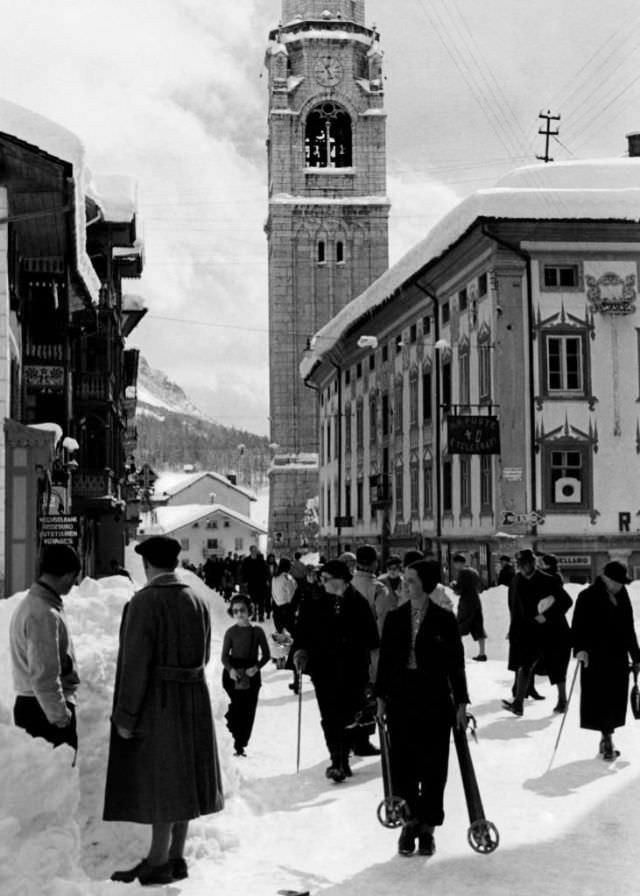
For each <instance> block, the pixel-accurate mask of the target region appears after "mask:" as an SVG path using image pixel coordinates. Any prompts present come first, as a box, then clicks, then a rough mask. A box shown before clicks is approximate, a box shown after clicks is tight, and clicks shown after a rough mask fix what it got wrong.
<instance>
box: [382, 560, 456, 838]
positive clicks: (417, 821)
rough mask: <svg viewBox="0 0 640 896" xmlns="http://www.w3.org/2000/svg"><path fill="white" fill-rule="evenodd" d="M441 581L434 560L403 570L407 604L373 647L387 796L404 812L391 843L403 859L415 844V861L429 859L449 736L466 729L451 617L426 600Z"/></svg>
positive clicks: (444, 778) (440, 813)
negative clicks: (387, 757) (387, 764)
mask: <svg viewBox="0 0 640 896" xmlns="http://www.w3.org/2000/svg"><path fill="white" fill-rule="evenodd" d="M440 578H441V569H440V564H439V563H438V561H437V560H419V561H417V562H416V563H414V564H412V565H411V566H409V567H408V569H407V570H406V571H405V585H406V587H407V589H408V592H409V600H408V601H407V602H406V603H404V604H402V605H401V606H399V607H398V608H397V609H396V610H391V612H390V613H388V614H387V618H386V620H385V624H384V629H383V631H382V639H381V643H380V656H379V660H378V674H377V678H376V685H375V690H376V695H377V697H378V712H379V714H380V716H386V718H387V723H388V727H389V737H390V742H391V777H392V782H393V793H394V795H395V796H397V797H400V798H401V799H403V800H405V802H406V803H407V805H408V808H409V818H408V819H407V820H406V822H405V824H404V825H403V827H402V832H401V834H400V838H399V840H398V852H399V853H400V855H403V856H410V855H412V854H413V853H414V852H415V848H416V839H417V840H418V851H419V853H420V855H424V856H431V855H433V853H434V852H435V841H434V837H433V832H434V828H435V827H436V826H438V825H441V824H442V822H443V821H444V807H443V800H444V790H445V784H446V781H447V773H448V767H449V741H450V738H451V728H452V725H453V724H456V725H458V726H460V727H461V728H463V729H466V725H467V714H466V708H467V705H468V703H469V695H468V691H467V681H466V677H465V671H464V649H463V647H462V639H461V638H460V634H459V632H458V626H457V623H456V619H455V616H454V615H453V613H451V612H450V611H448V610H446V609H443V608H442V607H441V606H439V605H438V604H437V603H435V602H434V601H433V600H431V599H430V595H431V594H432V593H433V592H434V591H435V589H436V588H437V587H438V584H439V582H440ZM452 695H453V703H454V704H455V713H454V708H453V705H452V702H451V698H452ZM454 716H455V718H454Z"/></svg>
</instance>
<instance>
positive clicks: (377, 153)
mask: <svg viewBox="0 0 640 896" xmlns="http://www.w3.org/2000/svg"><path fill="white" fill-rule="evenodd" d="M325 10H328V11H329V12H331V13H333V14H335V13H337V12H339V13H340V14H341V16H342V18H343V19H349V20H350V21H351V22H353V21H354V20H355V25H351V30H346V29H345V28H341V27H340V24H339V22H336V21H335V19H333V20H332V21H327V26H326V27H324V26H323V27H322V28H318V29H316V28H315V27H312V28H308V27H301V28H300V29H298V28H296V27H295V26H294V27H292V28H290V29H287V30H286V31H285V32H282V33H280V34H279V37H278V39H277V40H275V41H274V43H272V45H271V52H270V54H269V55H268V57H267V60H268V61H267V66H268V68H269V91H270V97H269V99H270V107H269V219H268V224H267V235H268V241H269V363H270V416H271V441H272V443H274V444H275V445H277V446H278V447H277V448H275V455H276V460H275V463H274V467H273V469H272V473H271V477H270V482H271V500H270V521H269V532H270V535H271V537H272V538H274V535H275V533H276V532H277V533H279V534H280V538H279V539H278V543H277V547H278V548H279V549H281V550H282V551H285V552H286V551H293V550H295V549H296V547H297V546H298V545H299V536H300V533H301V522H300V521H301V520H302V518H303V515H304V505H305V502H306V500H307V498H309V497H312V496H313V495H314V494H317V491H318V481H317V472H316V471H311V470H309V469H305V468H304V467H305V464H308V463H310V462H312V461H313V455H314V454H317V452H318V426H317V418H318V410H317V396H316V395H315V394H314V393H313V392H312V391H311V390H310V389H309V388H308V387H306V386H305V385H304V383H303V382H302V380H301V378H300V373H299V366H300V362H301V360H302V356H303V353H304V350H305V348H306V346H307V342H308V340H309V339H310V338H311V337H312V336H313V335H314V334H315V333H316V332H317V331H318V330H319V329H320V328H321V327H322V326H323V325H324V324H325V323H327V321H329V320H330V319H331V318H332V317H334V316H335V315H336V314H337V313H338V311H340V310H341V309H342V308H343V307H344V306H345V305H346V304H347V303H348V302H350V301H351V300H352V299H354V298H355V297H356V296H358V295H359V294H360V293H362V292H363V291H364V290H365V289H366V288H367V287H368V286H369V285H370V284H371V283H372V282H373V281H374V280H375V279H377V278H378V277H379V276H380V275H381V274H382V273H383V272H384V271H385V270H386V269H387V267H388V263H389V262H388V217H389V203H388V200H387V197H386V143H385V139H386V116H385V113H384V109H383V100H384V96H383V89H382V85H383V82H382V79H381V78H380V77H379V74H380V72H379V67H380V60H381V57H382V54H381V53H380V52H379V47H378V43H377V35H375V34H374V33H373V32H372V31H370V30H368V29H367V28H365V27H364V13H365V10H364V2H360V3H351V2H345V0H340V2H335V0H333V2H332V0H320V2H315V0H289V2H287V0H284V2H283V21H284V23H285V24H287V23H289V22H292V21H293V20H294V19H295V17H296V16H298V15H299V16H303V17H304V18H305V19H311V20H315V19H322V18H323V17H322V12H324V11H325ZM328 57H331V59H332V60H333V61H334V63H336V64H337V66H339V70H340V76H339V79H338V81H337V82H336V83H333V84H327V83H323V82H322V78H320V80H318V77H317V72H318V61H319V60H322V61H324V60H326V59H327V58H328ZM285 59H286V65H285V64H284V62H283V60H285ZM372 60H373V61H372ZM376 65H377V66H378V68H375V66H376ZM320 71H321V72H322V67H321V68H320ZM323 103H333V104H336V105H338V106H340V107H341V108H342V110H343V111H345V112H346V113H347V114H348V115H349V118H350V121H351V129H352V164H351V165H350V167H349V168H342V169H341V168H324V169H318V168H312V167H307V162H306V158H305V135H306V128H307V119H308V116H309V114H310V113H311V112H312V110H314V109H315V108H316V107H317V106H318V105H320V104H323ZM320 243H322V244H323V246H324V253H325V258H324V260H323V261H321V260H320V259H319V254H318V253H319V244H320ZM339 243H340V244H341V246H340V250H341V252H342V258H340V255H339V247H338V244H339ZM286 464H289V466H290V467H291V469H290V470H286V469H285V466H286ZM273 545H274V548H275V547H276V542H275V540H274V541H273Z"/></svg>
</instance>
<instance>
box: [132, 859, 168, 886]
mask: <svg viewBox="0 0 640 896" xmlns="http://www.w3.org/2000/svg"><path fill="white" fill-rule="evenodd" d="M138 880H139V881H140V885H141V886H143V887H150V886H153V885H154V884H170V883H172V881H173V872H172V863H171V862H165V864H164V865H149V864H147V863H145V867H144V868H141V869H140V871H139V872H138Z"/></svg>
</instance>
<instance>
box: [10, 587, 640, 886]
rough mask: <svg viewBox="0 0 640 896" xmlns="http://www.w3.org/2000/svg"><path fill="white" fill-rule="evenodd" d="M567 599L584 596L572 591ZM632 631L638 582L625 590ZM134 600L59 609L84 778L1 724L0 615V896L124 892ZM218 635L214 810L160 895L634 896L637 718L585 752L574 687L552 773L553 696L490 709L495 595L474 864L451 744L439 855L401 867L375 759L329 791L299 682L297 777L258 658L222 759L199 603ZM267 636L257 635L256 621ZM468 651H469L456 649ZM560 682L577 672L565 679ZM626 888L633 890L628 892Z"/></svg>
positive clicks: (274, 685)
mask: <svg viewBox="0 0 640 896" xmlns="http://www.w3.org/2000/svg"><path fill="white" fill-rule="evenodd" d="M569 590H570V591H571V593H572V595H574V596H575V595H576V594H577V593H578V591H579V588H578V587H577V586H570V588H569ZM630 591H631V593H632V596H633V600H634V607H635V612H636V619H638V618H640V585H639V584H638V583H636V584H634V585H632V586H630ZM129 593H130V586H129V584H128V583H127V582H126V580H124V579H121V580H119V581H118V580H117V579H107V580H103V581H102V582H100V583H95V582H88V581H85V582H84V583H83V584H82V585H81V586H80V588H79V589H77V590H76V591H74V594H73V595H72V596H71V597H70V598H69V600H68V608H69V610H68V615H69V621H70V625H71V628H72V631H73V632H74V636H75V640H76V648H77V653H78V660H79V663H80V669H81V673H82V675H83V681H84V686H83V688H82V690H81V692H80V714H79V718H80V738H81V753H80V761H79V771H78V770H72V769H71V768H70V760H71V753H70V752H69V751H68V750H67V748H66V747H63V748H60V749H59V750H56V751H55V752H52V751H51V750H50V749H49V748H48V746H47V745H45V744H44V743H43V742H39V741H32V740H31V739H30V738H28V737H26V736H25V735H23V734H22V732H21V731H18V730H16V729H14V728H13V727H12V726H11V725H10V724H9V712H8V707H9V705H10V701H11V695H10V693H9V689H8V687H7V684H8V682H7V678H6V672H7V671H8V667H7V656H6V627H7V619H8V616H9V614H10V610H11V607H12V605H15V601H14V600H12V601H8V602H6V603H4V604H3V605H2V606H1V607H0V638H1V639H2V640H1V648H0V672H1V673H2V685H1V687H0V706H1V712H2V715H1V723H0V738H1V742H0V743H1V751H2V756H3V776H2V781H1V782H0V832H2V836H1V837H0V893H2V894H3V896H5V894H6V896H18V894H20V896H48V894H51V896H70V894H71V896H76V894H77V896H85V894H105V893H115V892H126V891H128V892H136V891H137V888H138V885H137V884H133V885H129V886H128V887H126V886H125V885H121V884H111V883H109V882H107V879H108V876H109V874H110V873H111V871H113V870H114V869H115V868H116V867H120V868H122V867H127V865H128V864H129V863H131V864H133V863H135V862H136V861H137V860H139V859H140V858H141V857H142V855H144V852H145V849H146V846H147V836H148V830H147V829H144V828H141V827H139V826H133V825H114V824H106V823H104V822H102V821H101V819H100V813H101V805H102V788H103V786H104V763H105V758H106V741H107V719H108V714H109V704H110V699H111V687H112V684H113V663H114V659H115V650H116V641H117V637H116V636H117V625H118V621H119V616H120V610H121V607H122V604H123V603H124V601H125V600H126V598H127V596H128V594H129ZM209 599H210V601H211V605H212V608H213V617H214V624H215V631H216V640H215V658H214V659H215V661H214V662H212V664H211V667H210V680H211V688H212V694H213V698H214V709H215V716H216V724H217V733H218V739H219V746H220V752H221V759H222V764H223V769H224V772H225V790H226V792H227V806H226V808H225V810H224V811H223V812H222V813H220V814H218V815H214V816H210V817H208V818H204V819H200V820H197V821H195V822H194V823H193V824H192V826H191V836H190V839H189V842H188V853H187V858H188V861H189V867H190V877H189V878H188V879H187V880H185V881H183V882H180V883H174V884H172V885H170V886H168V887H166V888H165V890H166V892H167V893H171V894H172V896H178V894H184V896H205V894H207V896H210V894H211V893H213V892H215V893H216V896H237V894H238V893H250V894H252V896H275V894H276V893H277V891H278V890H280V889H285V890H286V889H290V890H309V891H311V893H314V894H315V893H320V892H322V893H323V894H326V896H365V894H366V896H383V894H385V896H386V894H389V893H395V892H398V893H402V896H418V894H420V896H423V894H424V892H425V888H428V891H429V892H430V893H433V894H440V893H442V894H443V896H444V894H446V896H462V894H464V896H466V894H471V893H474V894H477V893H482V894H483V896H484V894H488V896H493V894H496V896H502V894H512V893H514V892H517V893H518V894H519V896H534V894H535V896H539V894H540V893H541V892H562V893H565V894H570V896H616V894H623V893H624V894H625V896H629V894H633V893H637V892H640V886H638V885H637V884H636V878H637V873H636V868H635V859H634V851H633V844H634V843H635V842H637V838H638V837H639V836H640V819H639V818H638V813H637V811H636V806H637V803H638V801H639V800H640V749H639V748H640V724H639V723H637V722H634V721H633V720H632V719H631V718H630V716H629V717H628V720H627V726H626V728H624V729H623V730H621V731H620V732H619V733H618V734H617V736H616V744H617V746H618V748H619V749H620V750H621V751H622V755H621V757H620V758H619V759H618V760H617V761H616V762H614V763H612V764H605V763H604V762H603V761H602V760H601V759H599V758H597V756H596V752H597V740H598V738H597V734H594V733H593V732H582V731H580V729H579V728H578V723H577V711H578V698H579V685H577V686H576V691H575V692H574V697H573V701H572V705H571V708H570V711H569V717H568V719H567V723H566V725H565V730H564V733H563V736H562V740H561V742H560V746H559V750H558V754H557V757H556V759H555V762H554V765H553V768H552V769H551V771H548V765H549V759H550V757H551V753H552V751H553V744H554V741H555V738H556V735H557V732H558V728H559V725H560V719H559V717H558V716H555V715H554V714H553V712H552V709H553V706H554V704H555V693H554V691H555V689H552V688H551V687H550V686H549V685H548V684H547V683H546V680H544V679H538V689H539V690H540V691H541V692H542V693H544V694H545V695H546V700H544V701H539V702H535V703H534V702H533V701H528V702H527V704H526V708H525V715H524V718H522V719H518V718H515V717H512V716H509V715H508V713H506V711H505V710H503V709H502V707H501V704H500V701H501V699H502V698H503V697H505V696H508V692H509V688H510V685H511V681H512V676H511V673H509V672H507V671H506V662H505V657H506V642H505V641H504V634H505V632H506V627H507V619H506V589H502V588H497V589H492V590H491V591H488V592H485V593H484V595H483V605H484V610H485V618H486V623H487V629H488V632H489V635H490V640H489V643H488V654H489V662H487V663H474V662H472V661H471V660H469V661H468V663H467V674H468V678H469V689H470V693H471V696H472V700H473V706H472V710H473V712H474V714H475V715H476V717H477V720H478V734H479V743H478V744H477V745H475V744H472V747H471V749H472V755H473V757H474V760H475V765H476V771H477V775H478V779H479V782H480V788H481V791H482V795H483V800H484V804H485V809H486V814H487V817H488V818H489V819H490V820H492V821H493V822H494V823H495V824H496V825H497V827H498V828H499V831H500V835H501V843H500V847H499V849H498V850H497V852H496V853H494V854H492V855H489V856H482V855H476V854H475V853H473V852H472V851H471V849H470V848H469V846H468V844H467V841H466V830H467V826H468V822H467V816H466V808H465V804H464V799H463V795H462V788H461V784H460V778H459V772H458V768H457V760H456V758H455V752H454V751H453V748H452V754H451V763H450V778H449V786H448V790H447V797H446V811H447V817H446V819H445V823H444V826H443V827H442V828H441V829H439V830H438V831H436V844H437V852H436V855H435V857H433V858H431V859H428V860H425V859H423V858H420V857H417V856H414V857H411V858H402V857H399V856H397V855H396V841H397V831H392V830H386V829H384V828H382V827H381V826H380V824H379V823H378V821H377V819H376V814H375V810H376V807H377V805H378V803H379V802H380V800H381V798H382V788H381V780H380V775H379V762H378V760H377V759H376V758H371V759H355V760H354V762H353V769H354V775H353V778H352V779H351V780H349V781H347V782H346V783H344V784H340V785H335V784H332V783H330V782H328V781H327V780H326V778H325V776H324V769H325V767H326V765H327V757H326V754H325V748H324V743H323V739H322V734H321V730H320V725H319V720H318V714H317V709H316V704H315V699H314V696H313V690H312V688H311V685H310V683H309V682H308V680H306V679H305V686H304V692H303V700H302V705H303V736H302V756H301V770H300V774H298V775H296V769H295V764H296V719H297V699H296V698H295V697H294V696H293V694H292V693H291V691H290V690H289V688H288V683H289V681H290V680H291V673H289V672H287V671H280V670H278V669H276V668H275V666H274V665H273V664H270V665H269V666H268V667H266V669H265V670H264V673H263V680H264V686H263V690H262V696H261V700H260V704H259V707H258V716H257V720H256V726H255V729H254V734H253V737H252V740H251V742H250V744H249V748H248V756H247V758H245V759H242V758H236V757H234V756H232V750H231V744H230V739H229V737H228V734H227V732H226V729H225V727H224V719H223V718H222V715H223V713H224V710H225V702H224V701H225V698H224V695H223V692H222V689H221V687H220V684H219V675H220V671H219V664H218V661H217V653H218V652H219V647H220V640H221V637H222V633H223V631H224V628H225V627H226V626H227V625H228V617H227V616H226V614H225V608H224V605H223V603H222V600H221V599H220V598H219V597H218V596H217V595H212V594H210V595H209ZM266 627H267V630H268V631H269V632H270V631H271V628H270V624H269V623H268V624H266ZM465 647H466V649H467V653H468V656H471V655H473V652H474V648H473V645H472V644H471V642H469V641H467V643H466V644H465ZM572 672H573V664H572V666H571V668H570V674H571V673H572ZM634 888H635V889H634Z"/></svg>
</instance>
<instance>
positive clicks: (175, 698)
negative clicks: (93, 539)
mask: <svg viewBox="0 0 640 896" xmlns="http://www.w3.org/2000/svg"><path fill="white" fill-rule="evenodd" d="M179 552H180V543H179V542H178V541H176V540H175V539H174V538H168V537H167V536H162V535H156V536H152V537H151V538H148V539H147V540H146V541H144V542H142V543H140V544H139V545H137V547H136V553H138V554H140V555H141V556H142V559H143V564H144V569H145V574H146V576H147V584H146V586H145V587H144V588H142V589H140V591H138V592H136V594H134V596H133V597H132V599H131V600H130V601H129V603H128V604H127V605H126V606H125V608H124V611H123V614H122V623H121V627H120V649H119V652H118V663H117V668H116V683H115V692H114V703H113V714H112V716H111V739H110V744H109V763H108V767H107V782H106V791H105V806H104V818H105V820H106V821H134V822H138V823H140V824H150V825H151V826H152V839H151V847H150V850H149V853H148V855H147V857H146V858H145V859H144V860H143V861H142V862H140V863H139V864H138V865H136V866H135V867H134V868H131V869H129V870H128V871H117V872H115V874H114V875H113V876H112V880H117V881H122V882H131V881H133V880H135V879H136V878H137V879H138V880H139V881H140V883H143V884H153V883H158V884H161V883H170V882H172V881H174V880H179V879H181V878H184V877H186V876H187V867H186V862H185V860H184V856H183V851H184V844H185V840H186V836H187V829H188V825H189V819H191V818H196V817H198V816H199V815H208V814H210V813H212V812H218V811H219V810H220V809H222V807H223V796H222V790H221V781H220V763H219V759H218V752H217V747H216V740H215V732H214V727H213V718H212V713H211V701H210V697H209V690H208V687H207V683H206V681H205V675H204V673H205V665H206V663H207V662H208V661H209V653H210V644H211V623H210V619H209V611H208V608H207V605H206V603H205V602H204V601H203V600H202V599H201V598H199V597H198V596H197V595H196V594H195V592H194V591H192V590H191V588H189V586H188V585H185V584H184V583H183V582H182V581H181V580H180V579H179V578H178V577H177V576H176V574H175V568H176V566H177V563H178V554H179Z"/></svg>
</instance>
